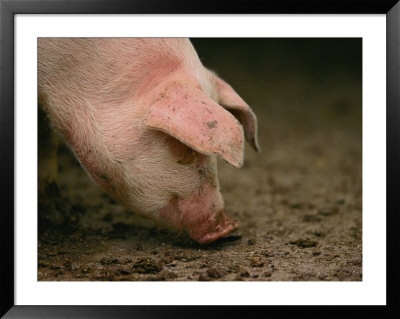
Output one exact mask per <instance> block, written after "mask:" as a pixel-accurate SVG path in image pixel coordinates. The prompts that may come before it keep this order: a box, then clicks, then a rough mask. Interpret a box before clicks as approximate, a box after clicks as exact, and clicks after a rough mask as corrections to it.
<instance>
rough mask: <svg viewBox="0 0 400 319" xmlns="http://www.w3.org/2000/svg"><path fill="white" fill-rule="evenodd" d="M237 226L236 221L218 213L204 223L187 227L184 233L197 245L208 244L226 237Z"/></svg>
mask: <svg viewBox="0 0 400 319" xmlns="http://www.w3.org/2000/svg"><path fill="white" fill-rule="evenodd" d="M238 226H239V222H238V221H235V220H232V219H230V218H229V217H228V216H227V215H226V214H225V212H224V211H219V212H217V213H216V214H215V215H214V216H210V217H209V218H208V219H207V220H206V221H205V222H203V223H201V224H196V225H191V226H189V227H187V228H186V231H187V232H188V234H189V236H190V237H191V238H192V239H194V240H195V241H197V242H198V243H200V244H208V243H211V242H213V241H215V240H217V239H219V238H222V237H224V236H226V235H228V234H229V233H231V232H232V231H234V230H235V229H236V228H237V227H238Z"/></svg>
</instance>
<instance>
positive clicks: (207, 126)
mask: <svg viewBox="0 0 400 319" xmlns="http://www.w3.org/2000/svg"><path fill="white" fill-rule="evenodd" d="M174 79H178V80H172V81H170V82H168V83H167V84H166V85H165V87H164V89H163V90H162V92H161V93H160V94H159V96H158V99H157V101H156V102H155V103H154V104H153V105H152V106H151V107H150V110H149V111H148V113H147V115H146V116H145V119H144V124H145V125H147V126H148V127H151V128H153V129H158V130H161V131H163V132H166V133H168V134H169V135H171V136H173V137H175V138H177V139H178V140H180V141H181V142H183V143H185V144H186V145H188V146H190V147H192V148H193V149H194V150H196V151H198V152H199V153H202V154H210V155H211V154H216V155H219V156H221V157H222V158H223V159H224V160H225V161H226V162H228V163H229V164H231V165H232V166H235V167H240V166H242V163H243V147H244V145H243V144H244V136H243V128H242V125H241V124H240V123H239V122H238V120H237V119H236V118H235V117H234V116H233V115H232V114H231V113H229V112H228V111H226V110H225V109H224V108H222V107H221V106H219V105H218V104H217V103H215V102H214V101H213V100H211V99H210V98H209V97H207V96H206V95H205V94H204V93H203V92H202V91H201V89H200V87H199V85H198V84H197V83H196V82H195V81H194V79H192V78H190V77H188V76H187V75H185V74H177V75H175V76H174ZM190 82H192V83H193V84H191V83H190Z"/></svg>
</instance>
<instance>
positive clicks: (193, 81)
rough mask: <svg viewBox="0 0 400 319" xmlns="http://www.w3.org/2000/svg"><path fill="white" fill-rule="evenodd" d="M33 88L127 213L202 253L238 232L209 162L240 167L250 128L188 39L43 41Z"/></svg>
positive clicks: (248, 118) (240, 105)
mask: <svg viewBox="0 0 400 319" xmlns="http://www.w3.org/2000/svg"><path fill="white" fill-rule="evenodd" d="M38 79H39V103H40V105H42V107H43V110H44V111H45V112H46V113H47V115H48V117H49V119H50V121H51V123H52V126H53V127H54V128H55V130H56V131H58V132H59V133H60V134H61V135H62V136H63V137H64V138H65V140H66V142H67V143H68V145H69V146H70V148H71V149H72V150H73V152H74V153H75V155H76V156H77V158H78V159H79V161H80V162H81V164H82V166H83V167H84V168H85V169H86V171H87V173H88V174H89V175H90V176H91V177H92V179H93V180H94V181H96V182H97V183H98V184H99V185H100V186H101V187H103V188H104V189H105V190H106V191H108V192H109V193H110V194H111V195H112V196H113V197H115V198H116V199H118V200H119V201H121V202H122V203H123V204H124V205H125V206H126V207H128V208H129V209H131V210H133V211H134V212H136V213H138V214H142V215H145V216H147V217H151V218H153V219H154V220H155V221H156V222H158V223H159V224H161V225H164V226H167V227H169V228H171V229H173V230H175V231H183V232H186V233H187V234H188V235H189V236H190V237H191V238H193V239H194V240H196V241H197V242H199V243H208V242H211V241H214V240H216V239H218V238H220V237H222V236H225V235H226V234H228V233H230V232H231V231H232V230H234V229H235V228H236V227H237V222H235V221H232V220H231V219H230V218H229V217H228V216H227V215H226V214H225V212H224V202H223V199H222V196H221V193H220V190H219V182H218V176H217V164H216V157H217V156H219V157H220V158H222V159H223V160H224V161H226V162H227V163H229V164H230V165H232V166H234V167H240V166H241V165H242V163H243V157H244V138H246V140H247V141H248V142H249V143H250V144H251V145H252V146H253V147H254V148H255V149H257V150H258V143H257V120H256V117H255V115H254V113H253V112H252V110H251V109H250V107H249V106H248V105H247V104H246V103H245V102H244V101H243V100H242V99H241V98H240V97H239V95H238V94H237V93H236V92H235V91H234V90H233V89H232V88H231V87H230V86H229V85H228V84H227V83H225V82H224V81H223V80H222V79H220V78H219V77H217V76H216V75H215V74H214V73H213V72H211V71H209V70H207V69H206V68H205V67H204V66H203V65H202V64H201V62H200V60H199V58H198V56H197V54H196V52H195V50H194V48H193V46H192V45H191V43H190V41H189V40H188V39H68V38H64V39H49V38H42V39H39V40H38Z"/></svg>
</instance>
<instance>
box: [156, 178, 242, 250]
mask: <svg viewBox="0 0 400 319" xmlns="http://www.w3.org/2000/svg"><path fill="white" fill-rule="evenodd" d="M221 201H222V198H221V195H220V193H219V192H218V191H217V190H216V188H215V187H213V185H211V184H210V183H206V184H203V187H202V190H201V192H199V193H194V194H192V196H190V197H188V198H185V199H183V198H172V199H171V201H170V202H169V204H168V206H166V207H165V208H163V209H162V210H161V211H160V217H161V218H162V219H164V220H165V221H166V222H167V223H168V224H169V225H171V226H173V227H174V228H175V229H178V230H179V229H181V230H184V231H185V232H187V234H188V235H189V236H190V237H191V238H192V239H194V240H195V241H197V242H198V243H200V244H207V243H210V242H212V241H215V240H216V239H218V238H221V237H223V236H225V235H227V234H229V233H230V232H232V231H233V230H234V229H236V227H237V226H238V222H236V221H233V220H232V219H230V218H229V217H228V216H227V215H226V214H225V213H224V212H223V210H221V209H220V208H219V206H220V203H221Z"/></svg>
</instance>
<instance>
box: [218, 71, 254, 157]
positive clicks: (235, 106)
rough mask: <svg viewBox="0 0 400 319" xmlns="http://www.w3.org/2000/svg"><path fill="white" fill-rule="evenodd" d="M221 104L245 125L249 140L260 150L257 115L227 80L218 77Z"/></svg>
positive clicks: (245, 132) (246, 135)
mask: <svg viewBox="0 0 400 319" xmlns="http://www.w3.org/2000/svg"><path fill="white" fill-rule="evenodd" d="M216 85H217V92H218V96H219V104H220V105H221V106H223V107H224V108H226V109H227V110H228V111H229V112H231V113H232V114H233V115H234V116H235V117H236V118H237V119H238V120H239V122H240V123H242V125H243V127H244V134H245V137H246V140H247V142H249V143H250V145H251V146H252V147H253V148H254V149H255V150H256V151H258V152H259V151H260V147H259V145H258V138H257V117H256V115H255V114H254V113H253V111H252V109H251V108H250V107H249V106H248V105H247V103H246V102H245V101H243V99H242V98H241V97H240V96H239V94H237V93H236V92H235V91H234V90H233V89H232V87H231V86H230V85H229V84H227V83H226V82H225V81H223V80H222V79H220V78H219V77H216Z"/></svg>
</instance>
